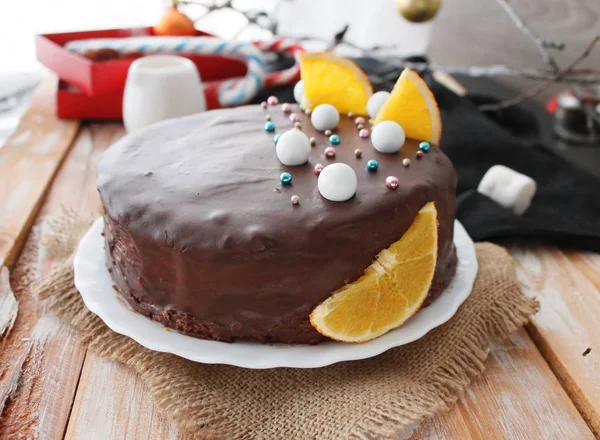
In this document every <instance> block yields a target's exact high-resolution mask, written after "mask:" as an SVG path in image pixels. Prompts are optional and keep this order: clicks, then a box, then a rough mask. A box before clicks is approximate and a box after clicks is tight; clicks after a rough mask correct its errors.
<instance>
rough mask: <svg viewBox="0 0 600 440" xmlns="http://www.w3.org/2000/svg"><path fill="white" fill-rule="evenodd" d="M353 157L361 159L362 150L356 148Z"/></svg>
mask: <svg viewBox="0 0 600 440" xmlns="http://www.w3.org/2000/svg"><path fill="white" fill-rule="evenodd" d="M354 155H355V156H356V157H358V158H361V157H362V150H361V149H360V148H357V149H356V150H354Z"/></svg>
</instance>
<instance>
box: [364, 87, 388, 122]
mask: <svg viewBox="0 0 600 440" xmlns="http://www.w3.org/2000/svg"><path fill="white" fill-rule="evenodd" d="M390 95H391V93H390V92H377V93H373V95H371V97H370V98H369V100H368V101H367V113H369V116H370V117H371V118H374V117H375V116H377V112H379V109H380V108H381V107H383V104H385V102H386V101H387V100H388V99H389V97H390Z"/></svg>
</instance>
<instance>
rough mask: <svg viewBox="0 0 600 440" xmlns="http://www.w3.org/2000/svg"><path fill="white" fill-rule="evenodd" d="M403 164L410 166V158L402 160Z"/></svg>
mask: <svg viewBox="0 0 600 440" xmlns="http://www.w3.org/2000/svg"><path fill="white" fill-rule="evenodd" d="M402 165H404V166H405V167H408V166H410V159H409V158H408V157H407V158H406V159H404V160H402Z"/></svg>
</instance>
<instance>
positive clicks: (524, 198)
mask: <svg viewBox="0 0 600 440" xmlns="http://www.w3.org/2000/svg"><path fill="white" fill-rule="evenodd" d="M477 191H478V192H480V193H481V194H484V195H486V196H488V197H489V198H490V199H492V200H493V201H495V202H496V203H498V204H499V205H501V206H503V207H504V208H506V209H510V210H511V211H512V212H514V213H515V214H517V215H522V214H523V213H524V212H525V211H527V209H528V208H529V206H530V205H531V200H532V199H533V196H535V193H536V191H537V185H536V183H535V180H533V179H532V178H531V177H529V176H526V175H525V174H521V173H518V172H517V171H515V170H513V169H511V168H508V167H505V166H504V165H494V166H493V167H491V168H490V169H489V170H487V172H486V173H485V175H484V176H483V178H482V179H481V182H479V186H478V187H477Z"/></svg>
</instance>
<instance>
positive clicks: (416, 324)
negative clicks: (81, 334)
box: [74, 218, 477, 369]
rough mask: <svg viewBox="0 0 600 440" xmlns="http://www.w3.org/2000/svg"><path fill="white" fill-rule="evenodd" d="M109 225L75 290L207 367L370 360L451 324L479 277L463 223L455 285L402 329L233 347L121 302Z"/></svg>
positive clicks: (120, 327) (132, 331)
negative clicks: (111, 266)
mask: <svg viewBox="0 0 600 440" xmlns="http://www.w3.org/2000/svg"><path fill="white" fill-rule="evenodd" d="M102 229H103V221H102V218H99V219H98V220H96V221H95V222H94V224H93V225H92V227H91V228H90V230H89V231H88V232H87V233H86V235H85V236H84V237H83V239H82V240H81V243H80V244H79V249H78V250H77V254H76V255H75V261H74V268H75V286H76V287H77V289H78V290H79V292H80V293H81V297H82V298H83V301H84V302H85V305H86V306H87V307H88V309H90V310H91V311H92V312H93V313H95V314H96V315H98V316H99V317H100V318H101V319H102V320H103V321H104V322H105V323H106V325H108V326H109V327H110V328H111V329H112V330H113V331H115V332H117V333H120V334H122V335H125V336H128V337H130V338H132V339H133V340H135V341H136V342H138V343H139V344H141V345H143V346H144V347H146V348H149V349H150V350H155V351H161V352H167V353H173V354H176V355H178V356H181V357H183V358H186V359H189V360H192V361H195V362H202V363H206V364H229V365H235V366H238V367H244V368H259V369H260V368H275V367H293V368H315V367H323V366H326V365H331V364H334V363H336V362H342V361H351V360H356V359H365V358H369V357H373V356H377V355H378V354H380V353H383V352H384V351H386V350H389V349H390V348H393V347H398V346H400V345H404V344H408V343H409V342H413V341H415V340H417V339H419V338H421V337H422V336H423V335H425V334H426V333H427V332H428V331H430V330H431V329H433V328H435V327H437V326H439V325H441V324H443V323H445V322H446V321H448V320H449V319H450V318H452V316H453V315H454V314H455V313H456V311H457V310H458V307H459V306H460V305H461V304H462V303H463V302H464V301H465V299H467V297H468V296H469V294H470V293H471V289H472V287H473V282H474V281H475V276H476V274H477V257H476V255H475V245H474V243H473V240H471V238H470V237H469V235H468V234H467V232H466V231H465V229H464V228H463V226H462V225H461V224H460V223H459V222H458V221H457V222H456V223H455V228H454V243H455V245H456V250H457V253H458V268H457V271H456V276H455V277H454V280H453V281H452V282H451V283H450V285H449V286H448V288H447V289H446V290H445V291H444V292H443V293H442V295H441V296H440V297H439V298H438V299H436V300H435V301H434V302H433V304H431V305H430V306H429V307H426V308H424V309H423V310H421V311H419V312H418V313H417V314H416V315H415V316H414V317H413V318H411V319H410V320H409V321H408V322H407V323H406V324H405V325H403V326H402V327H400V328H398V329H396V330H393V331H391V332H389V333H387V334H385V335H383V336H381V337H380V338H377V339H375V340H373V341H370V342H366V343H364V344H344V343H341V342H333V341H332V342H324V343H322V344H318V345H284V344H260V343H254V342H235V343H232V344H229V343H226V342H217V341H205V340H203V339H197V338H193V337H191V336H185V335H182V334H181V333H178V332H176V331H174V330H169V331H165V330H167V329H165V327H163V326H162V325H161V324H159V323H157V322H154V321H152V320H151V319H149V318H146V317H145V316H142V315H140V314H138V313H135V312H134V311H133V310H132V309H131V308H130V307H129V306H128V305H127V303H126V302H125V301H123V300H122V299H120V298H118V297H117V292H116V291H115V290H114V288H113V287H112V286H113V282H112V280H111V277H110V274H109V272H108V269H107V267H106V262H105V253H104V238H103V237H102V235H101V233H102Z"/></svg>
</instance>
